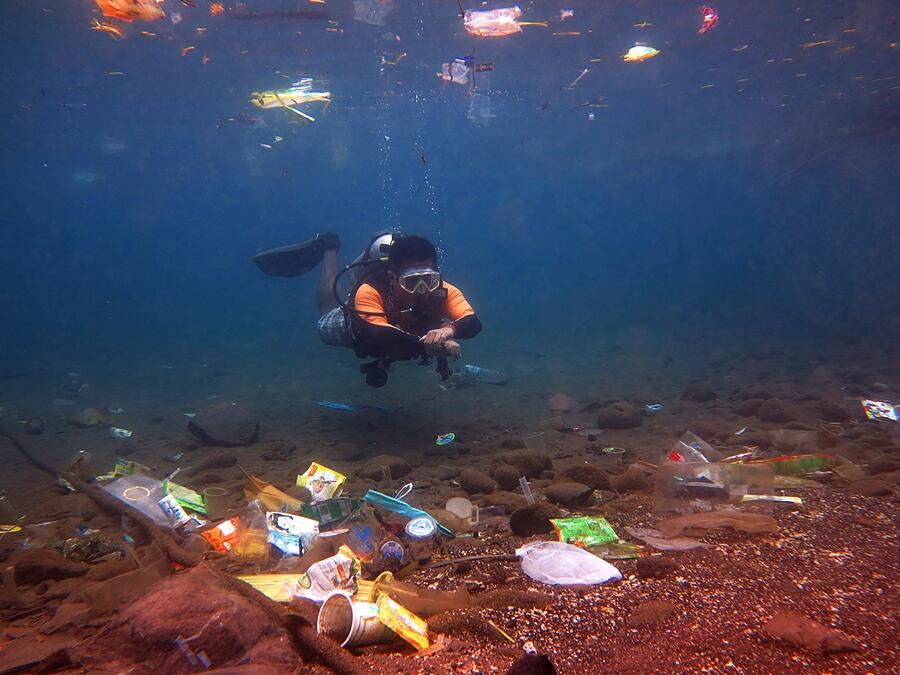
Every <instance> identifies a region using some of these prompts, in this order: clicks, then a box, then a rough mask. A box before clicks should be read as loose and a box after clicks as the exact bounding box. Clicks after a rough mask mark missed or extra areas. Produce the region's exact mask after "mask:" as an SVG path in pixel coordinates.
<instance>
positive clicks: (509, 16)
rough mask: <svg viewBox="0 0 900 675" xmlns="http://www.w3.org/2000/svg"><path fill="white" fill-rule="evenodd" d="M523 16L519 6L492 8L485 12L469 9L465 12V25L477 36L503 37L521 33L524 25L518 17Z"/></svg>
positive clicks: (471, 33) (470, 32)
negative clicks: (518, 20)
mask: <svg viewBox="0 0 900 675" xmlns="http://www.w3.org/2000/svg"><path fill="white" fill-rule="evenodd" d="M520 16H522V10H521V9H519V8H518V7H505V8H503V9H491V10H487V11H484V12H473V11H470V10H467V11H466V12H465V13H464V14H463V25H465V27H466V30H467V31H468V32H469V34H470V35H474V36H475V37H503V36H504V35H512V34H513V33H521V32H522V27H521V26H520V25H519V24H517V23H516V19H518V18H519V17H520Z"/></svg>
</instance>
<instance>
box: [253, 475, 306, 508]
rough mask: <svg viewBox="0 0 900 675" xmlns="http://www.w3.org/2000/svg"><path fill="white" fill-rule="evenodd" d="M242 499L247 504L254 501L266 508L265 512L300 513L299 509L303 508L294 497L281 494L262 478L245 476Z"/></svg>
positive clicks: (301, 503) (284, 493)
mask: <svg viewBox="0 0 900 675" xmlns="http://www.w3.org/2000/svg"><path fill="white" fill-rule="evenodd" d="M244 497H246V498H247V501H248V502H252V501H253V500H254V499H257V500H259V503H260V504H262V505H263V506H265V507H266V510H267V511H289V512H294V513H300V507H301V506H303V502H301V501H300V500H299V499H297V498H296V497H291V496H290V495H289V494H288V493H286V492H282V491H281V490H279V489H278V488H277V487H275V486H274V485H272V484H271V483H267V482H266V481H264V480H263V479H262V478H257V477H256V476H250V475H248V476H247V487H245V488H244Z"/></svg>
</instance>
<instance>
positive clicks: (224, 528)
mask: <svg viewBox="0 0 900 675" xmlns="http://www.w3.org/2000/svg"><path fill="white" fill-rule="evenodd" d="M239 523H240V520H239V519H238V518H231V519H229V520H226V521H223V522H221V523H219V524H218V525H216V526H215V527H213V528H212V529H209V530H207V531H206V532H202V533H201V534H200V536H201V537H203V538H204V539H206V541H208V542H209V545H210V546H212V547H213V550H215V551H218V552H219V553H228V552H229V551H230V550H231V548H232V546H233V544H234V539H235V537H237V528H238V524H239Z"/></svg>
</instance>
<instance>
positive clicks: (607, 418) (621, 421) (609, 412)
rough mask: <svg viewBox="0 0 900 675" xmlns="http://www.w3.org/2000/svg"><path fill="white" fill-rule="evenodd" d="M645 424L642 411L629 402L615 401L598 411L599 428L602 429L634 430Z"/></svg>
mask: <svg viewBox="0 0 900 675" xmlns="http://www.w3.org/2000/svg"><path fill="white" fill-rule="evenodd" d="M643 423H644V416H643V415H642V414H641V411H640V409H639V408H638V407H636V406H634V405H632V404H631V403H629V402H628V401H614V402H613V403H610V404H609V405H607V406H604V407H602V408H600V410H598V411H597V426H598V427H600V428H601V429H633V428H635V427H639V426H641V424H643Z"/></svg>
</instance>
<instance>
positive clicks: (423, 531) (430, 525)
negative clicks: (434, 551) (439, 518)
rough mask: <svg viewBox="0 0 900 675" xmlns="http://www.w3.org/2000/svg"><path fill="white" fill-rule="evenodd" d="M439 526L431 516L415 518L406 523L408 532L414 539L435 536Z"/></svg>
mask: <svg viewBox="0 0 900 675" xmlns="http://www.w3.org/2000/svg"><path fill="white" fill-rule="evenodd" d="M436 530H437V526H436V525H435V524H434V521H433V520H432V519H431V518H413V519H412V520H411V521H409V522H408V523H407V524H406V534H408V535H409V536H410V537H412V538H413V539H425V538H426V537H431V536H434V533H435V531H436Z"/></svg>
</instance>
